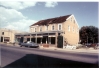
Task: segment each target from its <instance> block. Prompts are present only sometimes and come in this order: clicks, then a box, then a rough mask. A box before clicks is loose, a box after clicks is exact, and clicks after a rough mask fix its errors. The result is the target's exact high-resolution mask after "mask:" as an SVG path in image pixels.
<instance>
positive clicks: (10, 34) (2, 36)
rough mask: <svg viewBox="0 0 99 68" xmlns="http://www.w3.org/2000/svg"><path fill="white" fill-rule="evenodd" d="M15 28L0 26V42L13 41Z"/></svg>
mask: <svg viewBox="0 0 99 68" xmlns="http://www.w3.org/2000/svg"><path fill="white" fill-rule="evenodd" d="M15 33H17V32H16V31H15V30H11V29H7V28H0V42H5V43H7V42H11V43H13V42H14V41H15Z"/></svg>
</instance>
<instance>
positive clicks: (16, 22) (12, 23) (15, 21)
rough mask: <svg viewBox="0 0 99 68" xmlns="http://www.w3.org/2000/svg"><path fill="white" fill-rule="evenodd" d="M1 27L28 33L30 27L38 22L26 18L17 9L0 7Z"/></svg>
mask: <svg viewBox="0 0 99 68" xmlns="http://www.w3.org/2000/svg"><path fill="white" fill-rule="evenodd" d="M0 10H1V11H0V27H2V28H9V29H15V30H21V31H28V30H29V26H30V25H31V24H33V23H34V22H36V21H35V20H30V19H28V18H27V17H25V16H24V15H23V14H22V13H21V12H19V11H17V10H15V9H7V8H4V7H0Z"/></svg>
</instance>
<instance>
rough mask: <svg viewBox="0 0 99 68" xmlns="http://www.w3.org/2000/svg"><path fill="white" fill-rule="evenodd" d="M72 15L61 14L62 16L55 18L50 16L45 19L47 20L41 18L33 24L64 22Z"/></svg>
mask: <svg viewBox="0 0 99 68" xmlns="http://www.w3.org/2000/svg"><path fill="white" fill-rule="evenodd" d="M69 16H71V15H66V16H60V17H55V18H50V19H45V20H40V21H38V22H36V23H34V24H32V25H31V26H34V25H47V24H53V23H62V22H65V21H66V19H67V18H68V17H69Z"/></svg>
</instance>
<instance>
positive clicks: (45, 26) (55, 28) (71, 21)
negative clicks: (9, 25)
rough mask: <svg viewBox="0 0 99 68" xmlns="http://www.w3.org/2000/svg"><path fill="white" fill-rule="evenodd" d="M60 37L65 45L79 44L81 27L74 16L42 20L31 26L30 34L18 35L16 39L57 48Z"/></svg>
mask: <svg viewBox="0 0 99 68" xmlns="http://www.w3.org/2000/svg"><path fill="white" fill-rule="evenodd" d="M60 35H61V36H63V43H64V41H66V42H67V44H71V45H76V44H78V42H79V26H78V23H77V21H76V19H75V17H74V15H66V16H60V17H55V18H50V19H45V20H40V21H38V22H36V23H34V24H32V25H31V26H30V32H29V33H24V34H16V38H17V39H18V40H20V39H21V41H22V42H23V41H33V42H36V43H42V44H43V43H46V44H54V45H55V46H57V42H58V40H59V39H57V37H58V36H60Z"/></svg>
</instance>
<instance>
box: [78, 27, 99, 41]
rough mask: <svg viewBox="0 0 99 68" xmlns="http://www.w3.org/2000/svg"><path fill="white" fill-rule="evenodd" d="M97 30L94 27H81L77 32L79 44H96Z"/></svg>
mask: <svg viewBox="0 0 99 68" xmlns="http://www.w3.org/2000/svg"><path fill="white" fill-rule="evenodd" d="M98 30H99V29H98V28H97V27H95V26H83V27H82V28H81V29H80V31H79V34H80V40H81V43H98Z"/></svg>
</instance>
